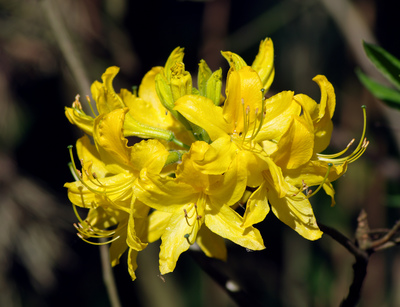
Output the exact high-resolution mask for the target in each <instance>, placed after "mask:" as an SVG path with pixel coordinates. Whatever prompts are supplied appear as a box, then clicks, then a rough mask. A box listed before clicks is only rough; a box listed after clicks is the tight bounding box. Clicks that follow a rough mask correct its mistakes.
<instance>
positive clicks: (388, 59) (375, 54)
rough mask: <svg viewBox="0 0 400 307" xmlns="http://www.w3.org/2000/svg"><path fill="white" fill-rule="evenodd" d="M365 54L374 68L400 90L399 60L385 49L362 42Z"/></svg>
mask: <svg viewBox="0 0 400 307" xmlns="http://www.w3.org/2000/svg"><path fill="white" fill-rule="evenodd" d="M363 45H364V50H365V53H366V54H367V56H368V58H369V59H370V60H371V62H372V63H373V64H374V65H375V66H376V68H377V69H378V70H379V71H380V72H381V73H382V74H383V75H384V76H385V77H386V78H387V79H388V80H389V81H390V82H391V83H392V84H393V85H394V86H396V87H397V88H398V89H400V60H399V59H397V58H396V57H394V56H393V55H391V54H390V53H389V52H387V51H386V50H385V49H383V48H381V47H379V46H376V45H373V44H369V43H366V42H363Z"/></svg>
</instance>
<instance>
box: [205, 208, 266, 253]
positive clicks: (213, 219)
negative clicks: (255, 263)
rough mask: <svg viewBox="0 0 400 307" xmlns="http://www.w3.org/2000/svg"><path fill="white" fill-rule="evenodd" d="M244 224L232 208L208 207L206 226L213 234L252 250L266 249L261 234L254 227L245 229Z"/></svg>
mask: <svg viewBox="0 0 400 307" xmlns="http://www.w3.org/2000/svg"><path fill="white" fill-rule="evenodd" d="M242 223H243V218H242V217H241V216H240V215H239V214H238V213H236V212H235V211H234V210H233V209H232V208H230V207H227V206H222V207H220V208H219V209H217V208H214V207H209V206H208V207H207V210H206V216H205V224H206V226H207V227H208V228H209V229H210V230H211V231H212V232H214V233H216V234H217V235H220V236H221V237H223V238H225V239H228V240H231V241H232V242H234V243H236V244H239V245H240V246H243V247H245V248H248V249H250V250H262V249H264V248H265V246H264V242H263V239H262V237H261V234H260V232H259V231H258V230H257V229H255V228H254V227H248V228H245V229H243V228H242V227H241V225H242Z"/></svg>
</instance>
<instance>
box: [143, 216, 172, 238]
mask: <svg viewBox="0 0 400 307" xmlns="http://www.w3.org/2000/svg"><path fill="white" fill-rule="evenodd" d="M170 218H171V213H170V212H164V211H159V210H155V211H153V212H152V213H151V214H150V215H149V228H148V242H149V243H151V242H154V241H157V240H158V239H160V238H161V236H162V234H163V233H164V231H165V230H166V229H167V227H168V223H169V220H170Z"/></svg>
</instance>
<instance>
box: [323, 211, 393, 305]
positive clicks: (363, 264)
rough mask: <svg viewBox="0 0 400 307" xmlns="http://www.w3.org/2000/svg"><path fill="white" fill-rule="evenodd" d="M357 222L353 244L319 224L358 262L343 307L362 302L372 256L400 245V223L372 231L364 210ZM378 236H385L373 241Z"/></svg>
mask: <svg viewBox="0 0 400 307" xmlns="http://www.w3.org/2000/svg"><path fill="white" fill-rule="evenodd" d="M357 221H358V225H357V230H356V242H353V241H352V240H350V239H349V238H347V237H346V236H345V235H344V234H342V233H341V232H339V231H337V230H336V229H334V228H331V227H329V226H326V225H324V224H320V223H319V227H320V229H321V230H322V231H323V232H325V233H326V234H327V235H329V236H330V237H331V238H332V239H334V240H335V241H337V242H338V243H339V244H341V245H342V246H344V247H345V248H346V249H347V250H348V251H349V252H350V253H351V254H352V255H354V257H355V259H356V262H355V263H354V265H353V272H354V275H353V282H352V284H351V286H350V289H349V293H348V295H347V297H346V298H345V299H344V300H343V301H342V303H341V305H340V306H342V307H348V306H356V305H357V303H358V301H359V300H360V295H361V289H362V285H363V282H364V279H365V277H366V275H367V266H368V261H369V257H370V256H371V254H372V253H374V252H376V251H378V250H382V249H385V248H389V247H392V246H395V245H397V244H400V237H395V235H396V234H398V231H399V229H400V221H398V222H397V223H396V224H395V225H394V226H393V227H392V228H391V229H373V230H370V228H369V225H368V220H367V214H366V212H365V211H364V210H361V212H360V215H359V216H358V218H357ZM376 234H380V235H383V236H382V237H381V238H379V239H377V240H372V236H373V235H376Z"/></svg>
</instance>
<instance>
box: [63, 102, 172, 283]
mask: <svg viewBox="0 0 400 307" xmlns="http://www.w3.org/2000/svg"><path fill="white" fill-rule="evenodd" d="M126 112H127V109H116V110H114V111H111V112H109V113H103V114H102V115H100V116H98V117H97V118H96V120H95V123H94V129H93V138H94V142H95V145H92V144H91V143H90V140H89V138H88V137H87V136H84V137H82V138H80V139H79V140H78V142H77V152H78V157H79V159H80V161H81V164H82V171H81V172H78V170H77V169H76V167H75V164H74V163H73V168H72V170H73V174H74V175H75V177H76V181H75V182H71V183H66V184H65V187H67V188H68V197H69V199H70V201H71V202H72V204H73V205H74V206H79V207H83V208H87V209H90V211H89V215H88V217H87V219H85V220H84V221H83V220H81V219H80V217H79V216H78V215H77V216H78V219H80V224H79V227H77V229H78V230H79V232H80V236H81V238H82V239H84V240H85V241H88V240H87V239H88V238H109V237H112V239H111V241H109V242H112V245H111V248H110V253H111V261H112V264H113V265H115V264H117V263H118V261H119V257H120V256H121V255H122V253H123V252H124V251H125V250H126V248H127V247H129V249H130V251H129V258H128V259H129V260H128V265H129V271H130V273H131V276H132V278H133V279H134V278H135V275H134V269H135V266H136V255H137V251H140V250H142V249H143V248H145V247H146V246H147V243H146V242H150V241H149V240H148V238H147V236H148V235H149V231H153V230H149V229H148V228H147V227H148V225H149V222H148V221H146V219H148V213H149V207H148V206H146V205H144V204H143V203H141V202H140V201H138V200H137V199H136V197H135V195H134V194H133V187H134V185H135V184H136V182H137V180H138V176H139V173H140V171H141V169H142V168H145V169H146V171H147V172H149V173H151V174H159V173H160V172H161V170H162V168H163V167H164V164H165V162H166V161H167V158H168V155H169V153H168V151H167V150H166V149H165V147H164V146H163V145H162V144H161V143H160V142H158V141H156V140H148V141H142V142H140V143H137V144H135V145H134V146H132V147H131V146H128V145H127V139H126V138H125V137H124V136H123V124H124V118H125V113H126ZM72 161H73V157H72ZM74 208H75V207H74ZM112 226H116V229H114V230H108V229H109V228H110V227H112ZM153 236H154V235H153ZM109 242H106V243H109Z"/></svg>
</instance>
